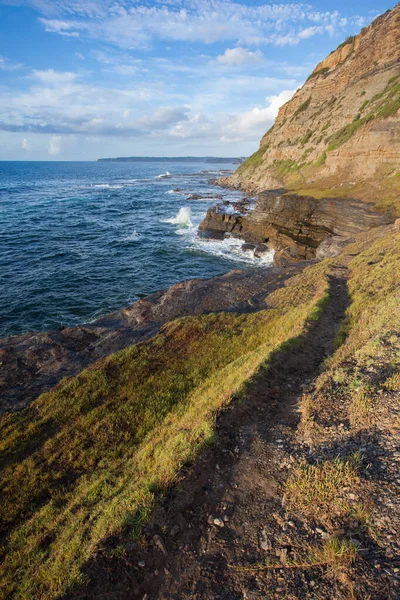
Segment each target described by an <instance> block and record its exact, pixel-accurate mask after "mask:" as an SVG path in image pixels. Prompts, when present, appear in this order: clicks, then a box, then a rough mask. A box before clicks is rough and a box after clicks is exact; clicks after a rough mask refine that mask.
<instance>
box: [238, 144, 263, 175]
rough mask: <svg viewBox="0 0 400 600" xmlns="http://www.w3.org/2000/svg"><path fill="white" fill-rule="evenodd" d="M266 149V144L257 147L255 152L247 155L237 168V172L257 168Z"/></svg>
mask: <svg viewBox="0 0 400 600" xmlns="http://www.w3.org/2000/svg"><path fill="white" fill-rule="evenodd" d="M267 150H268V146H261V148H259V149H258V150H257V151H256V152H254V154H252V155H251V156H249V158H248V159H247V160H245V161H244V163H242V164H241V165H240V167H239V168H238V170H237V173H238V174H240V173H244V172H247V171H249V170H251V171H255V169H257V168H258V167H260V166H261V165H262V164H263V160H264V154H265V152H266V151H267Z"/></svg>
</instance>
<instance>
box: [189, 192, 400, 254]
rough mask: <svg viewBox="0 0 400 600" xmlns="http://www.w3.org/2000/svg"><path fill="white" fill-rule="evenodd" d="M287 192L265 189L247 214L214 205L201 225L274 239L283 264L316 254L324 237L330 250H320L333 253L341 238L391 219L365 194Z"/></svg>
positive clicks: (271, 243) (256, 239) (259, 240)
mask: <svg viewBox="0 0 400 600" xmlns="http://www.w3.org/2000/svg"><path fill="white" fill-rule="evenodd" d="M283 192H284V190H281V189H278V190H272V191H269V192H262V193H260V194H259V196H258V201H257V205H256V208H255V210H254V211H253V212H251V213H249V214H248V215H245V216H242V215H224V214H220V213H218V212H216V211H215V208H211V209H209V210H208V212H207V215H206V218H205V219H204V220H203V221H202V223H201V224H200V226H199V229H200V232H203V234H204V232H212V231H215V232H219V233H222V234H224V233H230V234H232V235H235V236H237V237H241V238H243V240H244V241H245V242H246V243H252V244H256V245H257V244H268V248H271V247H272V248H274V249H275V255H274V262H275V264H280V265H282V264H289V263H291V262H296V261H301V260H308V259H312V258H315V257H316V256H317V251H318V249H319V248H320V247H321V245H322V244H323V243H325V246H324V248H325V250H324V248H322V249H321V250H320V252H319V257H320V258H322V257H323V253H324V252H325V253H326V255H327V256H328V255H329V252H331V254H330V255H331V256H333V255H334V254H333V253H334V252H335V250H334V248H335V247H339V239H340V240H346V239H349V238H351V237H352V236H353V235H355V234H357V233H360V232H361V231H367V230H368V229H370V228H371V227H377V226H380V225H384V224H387V223H389V222H390V220H391V217H390V216H389V215H384V214H382V213H379V212H377V211H376V210H374V209H373V208H372V207H371V206H370V205H368V204H366V203H364V202H361V201H360V200H354V199H353V200H352V199H350V200H349V199H345V200H344V199H341V198H322V199H316V198H312V197H309V196H297V195H295V194H285V193H283ZM336 238H337V239H336ZM328 239H330V240H331V241H330V243H329V244H328V243H327V240H328ZM332 240H334V241H332ZM328 247H329V249H328Z"/></svg>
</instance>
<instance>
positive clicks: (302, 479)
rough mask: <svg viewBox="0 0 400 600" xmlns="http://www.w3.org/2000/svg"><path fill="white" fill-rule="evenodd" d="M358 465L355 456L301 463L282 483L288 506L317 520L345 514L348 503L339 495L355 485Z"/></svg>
mask: <svg viewBox="0 0 400 600" xmlns="http://www.w3.org/2000/svg"><path fill="white" fill-rule="evenodd" d="M360 465H361V457H360V454H359V453H355V454H354V455H352V456H351V457H349V458H347V459H342V458H340V457H336V458H334V459H333V460H326V461H324V462H319V463H316V464H309V463H307V462H306V461H305V460H302V461H301V462H300V463H299V464H298V465H297V466H296V467H294V469H293V471H292V473H291V474H290V476H289V478H288V480H287V482H286V494H287V499H288V503H289V505H290V506H291V507H294V508H295V509H296V510H300V511H302V512H304V513H306V514H311V515H313V516H315V517H318V518H319V519H321V520H326V519H330V518H331V517H332V515H334V514H341V513H346V512H347V511H348V503H347V501H346V500H345V499H343V497H342V492H343V490H344V489H345V488H349V487H350V486H354V485H356V484H357V483H358V481H359V477H358V472H359V469H360Z"/></svg>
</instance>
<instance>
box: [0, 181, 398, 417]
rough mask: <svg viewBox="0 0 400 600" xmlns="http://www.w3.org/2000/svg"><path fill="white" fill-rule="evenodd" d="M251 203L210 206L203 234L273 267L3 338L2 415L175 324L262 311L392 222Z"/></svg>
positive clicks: (184, 285)
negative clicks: (307, 269)
mask: <svg viewBox="0 0 400 600" xmlns="http://www.w3.org/2000/svg"><path fill="white" fill-rule="evenodd" d="M214 197H215V196H214ZM252 203H253V200H252V199H251V198H243V199H242V201H239V202H237V203H230V202H228V201H225V202H221V203H217V204H216V205H214V206H212V207H211V208H210V209H209V210H208V211H207V214H206V217H205V218H204V220H203V221H202V223H201V224H200V226H199V235H201V236H204V237H211V238H214V239H215V238H216V239H221V240H222V239H224V237H225V236H234V237H237V238H240V239H242V240H243V245H242V250H243V252H251V253H253V255H254V256H255V257H256V258H259V259H260V260H261V259H262V258H263V257H264V256H265V255H266V254H268V255H271V253H273V262H274V267H272V268H271V267H266V268H260V269H257V271H256V272H242V271H232V272H230V273H227V274H226V275H223V276H220V277H214V278H211V279H194V280H188V281H184V282H181V283H177V284H175V285H173V286H172V287H170V288H169V289H167V290H162V291H158V292H155V293H154V294H151V295H150V296H147V297H146V298H143V299H141V300H139V301H137V302H135V303H134V304H132V305H130V306H128V307H126V308H123V309H121V310H118V311H116V312H114V313H111V314H109V315H105V316H104V317H102V318H100V319H98V320H96V321H94V322H93V323H86V324H82V325H79V326H76V327H67V328H59V329H57V330H52V331H47V332H30V333H26V334H24V335H20V336H13V337H8V338H3V339H0V395H1V401H0V412H5V411H13V410H20V409H23V408H25V407H26V406H27V405H28V404H29V403H30V402H32V401H33V400H35V399H36V398H37V397H38V396H39V395H40V394H41V393H43V392H45V391H47V390H49V389H50V388H51V387H53V386H55V385H57V384H58V382H59V381H60V380H61V379H62V378H63V377H69V376H74V375H76V374H78V373H79V372H80V371H82V369H84V368H86V367H87V366H89V365H90V364H92V363H94V362H95V361H97V360H99V359H102V358H104V357H106V356H108V355H110V354H112V353H114V352H117V351H118V350H122V349H123V348H127V347H128V346H131V345H133V344H136V343H138V342H141V341H143V340H145V339H147V338H149V337H151V336H153V335H155V334H156V333H157V332H158V331H159V330H160V329H161V328H162V326H163V325H164V324H165V323H167V322H169V321H171V320H174V319H177V318H181V317H184V316H189V315H200V314H205V313H210V312H218V311H233V312H248V311H254V310H261V309H262V308H265V303H264V297H265V295H266V293H267V292H270V291H271V290H273V289H275V288H277V287H280V286H282V285H283V283H284V281H285V280H286V279H287V278H288V277H290V276H292V275H293V274H294V273H296V272H299V271H300V270H302V269H303V268H304V265H305V264H307V262H309V261H310V260H320V259H323V258H326V257H332V256H336V255H338V254H339V253H340V252H341V250H342V248H343V247H344V246H345V245H346V244H348V243H349V242H351V241H352V240H353V239H354V236H355V235H356V234H358V233H361V232H363V231H367V230H368V229H370V228H373V227H379V226H382V225H384V224H387V223H389V222H391V221H392V219H391V217H390V215H388V214H386V215H385V214H382V213H378V212H377V211H375V210H373V208H372V207H371V205H368V204H366V203H364V202H361V201H359V200H343V199H332V198H323V199H320V200H317V199H315V198H311V197H300V196H296V195H294V194H287V193H286V192H285V190H282V189H278V190H270V191H266V192H262V193H260V194H259V195H258V198H257V201H256V204H255V206H253V205H252Z"/></svg>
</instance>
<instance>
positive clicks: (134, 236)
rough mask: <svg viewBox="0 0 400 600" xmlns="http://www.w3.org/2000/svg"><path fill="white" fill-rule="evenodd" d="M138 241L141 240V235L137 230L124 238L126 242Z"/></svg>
mask: <svg viewBox="0 0 400 600" xmlns="http://www.w3.org/2000/svg"><path fill="white" fill-rule="evenodd" d="M138 240H140V235H139V234H138V232H137V231H136V230H135V229H134V230H133V231H132V233H130V234H129V235H127V236H126V237H125V238H124V241H125V242H137V241H138Z"/></svg>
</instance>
